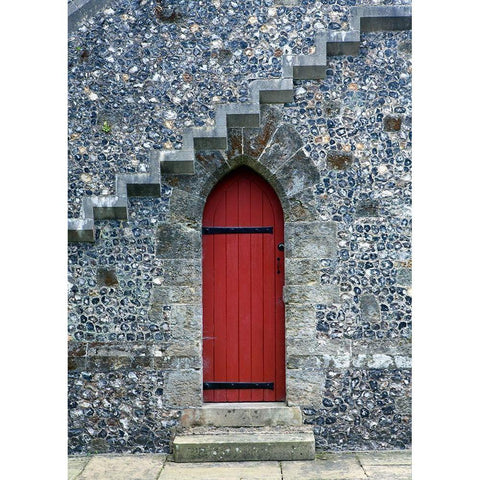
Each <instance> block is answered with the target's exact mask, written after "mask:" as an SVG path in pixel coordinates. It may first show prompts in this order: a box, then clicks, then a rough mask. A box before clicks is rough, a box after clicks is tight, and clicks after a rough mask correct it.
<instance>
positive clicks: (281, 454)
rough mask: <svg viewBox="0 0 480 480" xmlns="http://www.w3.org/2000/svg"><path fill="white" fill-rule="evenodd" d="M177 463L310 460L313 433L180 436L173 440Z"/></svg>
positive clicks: (312, 454) (313, 449) (313, 444)
mask: <svg viewBox="0 0 480 480" xmlns="http://www.w3.org/2000/svg"><path fill="white" fill-rule="evenodd" d="M173 455H174V458H175V461H176V462H208V461H210V462H211V461H215V462H245V461H264V460H277V461H279V460H313V459H314V458H315V439H314V437H313V433H312V432H310V433H304V432H298V433H297V432H294V433H274V434H272V433H260V432H242V433H240V432H238V433H237V432H235V433H229V434H211V435H179V436H177V437H175V439H174V441H173Z"/></svg>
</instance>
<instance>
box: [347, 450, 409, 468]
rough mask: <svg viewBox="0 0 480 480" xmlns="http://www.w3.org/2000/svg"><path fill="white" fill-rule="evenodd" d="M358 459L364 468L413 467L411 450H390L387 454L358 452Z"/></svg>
mask: <svg viewBox="0 0 480 480" xmlns="http://www.w3.org/2000/svg"><path fill="white" fill-rule="evenodd" d="M356 457H357V458H358V460H359V461H360V462H361V464H362V465H363V466H365V467H366V466H373V465H377V466H379V465H411V464H412V452H411V450H390V451H387V452H382V451H375V452H356Z"/></svg>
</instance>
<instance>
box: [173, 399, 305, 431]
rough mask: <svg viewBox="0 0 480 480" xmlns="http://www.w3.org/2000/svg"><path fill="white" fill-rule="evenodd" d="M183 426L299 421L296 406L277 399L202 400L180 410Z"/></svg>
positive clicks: (269, 423)
mask: <svg viewBox="0 0 480 480" xmlns="http://www.w3.org/2000/svg"><path fill="white" fill-rule="evenodd" d="M180 422H181V424H182V426H183V427H195V426H212V427H245V426H249V427H250V426H251V427H265V426H281V425H284V426H295V425H303V419H302V412H301V411H300V409H299V408H298V407H287V406H285V405H283V404H280V403H277V402H252V403H228V404H206V405H203V407H201V408H195V409H187V410H184V411H183V413H182V417H181V419H180Z"/></svg>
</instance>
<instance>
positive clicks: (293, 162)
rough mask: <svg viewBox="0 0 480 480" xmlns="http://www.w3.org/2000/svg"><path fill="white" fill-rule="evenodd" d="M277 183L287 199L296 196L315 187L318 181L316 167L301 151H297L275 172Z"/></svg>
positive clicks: (318, 175) (318, 176)
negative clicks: (281, 187) (281, 186)
mask: <svg viewBox="0 0 480 480" xmlns="http://www.w3.org/2000/svg"><path fill="white" fill-rule="evenodd" d="M276 176H277V178H278V181H279V182H280V183H281V184H282V185H283V188H284V190H285V194H286V195H287V197H291V196H293V195H297V194H299V193H300V192H302V190H304V189H306V188H308V187H311V186H312V185H315V184H316V183H318V182H319V180H320V174H319V172H318V169H317V167H316V166H315V165H314V164H313V162H312V161H311V160H310V158H308V157H307V155H305V152H304V151H303V150H299V151H297V153H296V154H295V155H293V157H291V158H290V159H289V160H288V161H287V162H286V163H284V164H283V165H282V166H281V167H280V168H279V169H278V170H277V171H276Z"/></svg>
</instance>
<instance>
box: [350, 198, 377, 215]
mask: <svg viewBox="0 0 480 480" xmlns="http://www.w3.org/2000/svg"><path fill="white" fill-rule="evenodd" d="M355 212H356V214H357V217H376V216H378V201H376V200H372V199H368V200H359V201H358V202H357V204H356V207H355Z"/></svg>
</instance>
